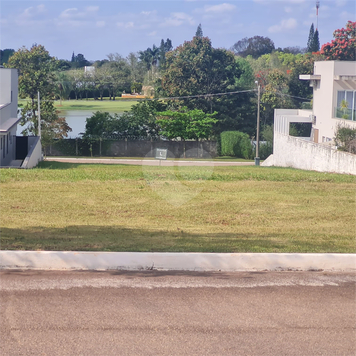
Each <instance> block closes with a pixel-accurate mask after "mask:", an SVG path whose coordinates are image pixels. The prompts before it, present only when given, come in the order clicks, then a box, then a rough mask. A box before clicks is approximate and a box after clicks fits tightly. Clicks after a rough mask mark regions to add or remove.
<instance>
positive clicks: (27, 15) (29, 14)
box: [18, 4, 46, 20]
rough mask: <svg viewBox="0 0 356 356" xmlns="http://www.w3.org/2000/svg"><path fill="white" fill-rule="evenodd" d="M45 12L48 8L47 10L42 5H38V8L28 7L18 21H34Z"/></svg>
mask: <svg viewBox="0 0 356 356" xmlns="http://www.w3.org/2000/svg"><path fill="white" fill-rule="evenodd" d="M44 12H46V8H45V6H44V5H43V4H42V5H37V6H31V7H28V8H27V9H25V10H24V11H23V12H22V13H21V14H20V15H19V16H18V19H21V20H28V19H32V18H33V17H35V16H36V15H38V14H42V13H44Z"/></svg>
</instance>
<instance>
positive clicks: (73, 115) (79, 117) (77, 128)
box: [16, 110, 114, 138]
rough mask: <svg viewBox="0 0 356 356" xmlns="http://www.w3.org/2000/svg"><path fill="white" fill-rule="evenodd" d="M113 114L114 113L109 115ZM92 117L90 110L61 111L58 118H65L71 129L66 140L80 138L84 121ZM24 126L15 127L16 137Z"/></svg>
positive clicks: (83, 128)
mask: <svg viewBox="0 0 356 356" xmlns="http://www.w3.org/2000/svg"><path fill="white" fill-rule="evenodd" d="M110 114H112V115H113V114H114V113H110ZM92 115H93V112H92V111H90V110H72V111H63V112H60V114H59V116H60V117H63V116H64V117H65V118H66V121H67V124H68V125H69V127H70V128H71V129H72V131H71V132H68V137H67V138H76V137H81V134H83V133H84V131H85V124H86V119H87V118H89V117H91V116H92ZM25 127H26V126H21V125H18V126H17V132H16V135H17V136H22V135H21V131H22V130H23V129H24V128H25Z"/></svg>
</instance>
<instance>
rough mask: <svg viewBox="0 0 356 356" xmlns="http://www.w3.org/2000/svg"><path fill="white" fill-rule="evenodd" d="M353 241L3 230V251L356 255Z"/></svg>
mask: <svg viewBox="0 0 356 356" xmlns="http://www.w3.org/2000/svg"><path fill="white" fill-rule="evenodd" d="M347 244H348V241H347V240H346V242H345V241H344V242H340V241H336V240H335V239H331V238H327V237H326V238H325V239H323V240H322V242H320V238H319V239H316V240H314V239H312V237H310V240H306V239H305V238H304V237H303V238H298V237H296V236H290V235H287V234H282V233H280V234H278V233H276V234H273V235H272V234H271V235H265V236H257V235H256V234H250V233H244V234H241V233H240V234H238V233H208V234H206V233H204V234H201V233H190V232H185V231H183V230H177V231H167V230H158V229H157V230H147V229H131V228H125V227H122V226H98V225H71V226H67V227H64V228H55V227H43V226H38V227H29V228H26V229H16V228H1V237H0V249H2V250H42V251H104V252H105V251H106V252H110V251H120V252H214V253H234V252H254V253H256V252H259V253H261V252H268V253H280V252H287V253H288V252H294V253H315V252H318V253H324V252H335V253H336V252H338V253H340V252H354V251H349V250H350V249H351V247H350V246H348V245H347Z"/></svg>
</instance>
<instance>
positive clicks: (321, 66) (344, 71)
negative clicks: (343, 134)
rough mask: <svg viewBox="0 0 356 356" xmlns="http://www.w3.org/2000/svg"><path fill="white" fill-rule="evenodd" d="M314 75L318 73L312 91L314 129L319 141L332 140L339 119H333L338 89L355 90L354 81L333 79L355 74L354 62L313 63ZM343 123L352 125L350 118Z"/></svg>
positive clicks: (355, 65) (355, 63) (355, 64)
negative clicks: (318, 76) (316, 131)
mask: <svg viewBox="0 0 356 356" xmlns="http://www.w3.org/2000/svg"><path fill="white" fill-rule="evenodd" d="M314 75H320V76H321V80H320V81H317V82H316V85H315V86H314V92H313V114H314V115H315V116H316V124H315V125H313V128H314V129H318V130H319V142H322V141H323V137H324V138H325V141H328V140H332V139H333V138H334V137H335V131H336V130H337V126H338V124H340V119H337V120H332V119H335V107H336V105H337V91H338V90H356V82H355V81H352V80H347V81H342V80H337V79H335V77H336V76H340V75H356V62H347V61H323V62H315V63H314ZM341 121H344V122H345V124H349V125H353V123H352V122H351V121H350V120H343V119H341Z"/></svg>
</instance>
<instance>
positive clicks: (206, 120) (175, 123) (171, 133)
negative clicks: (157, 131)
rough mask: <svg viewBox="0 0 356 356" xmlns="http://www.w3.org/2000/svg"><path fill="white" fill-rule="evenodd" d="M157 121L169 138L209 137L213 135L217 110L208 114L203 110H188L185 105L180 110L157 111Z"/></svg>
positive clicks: (163, 133) (195, 138) (194, 138)
mask: <svg viewBox="0 0 356 356" xmlns="http://www.w3.org/2000/svg"><path fill="white" fill-rule="evenodd" d="M157 115H158V118H157V123H158V124H159V125H160V127H161V134H162V135H163V136H165V137H167V138H169V139H174V138H181V139H182V140H188V139H193V140H199V139H208V138H210V137H211V135H212V132H213V131H212V130H213V126H214V124H215V123H216V122H217V120H216V119H214V116H215V115H216V112H214V113H212V114H206V113H204V112H203V111H202V110H198V109H194V110H188V109H187V108H186V107H183V108H182V109H181V110H180V111H172V110H168V111H164V112H159V113H157Z"/></svg>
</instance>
